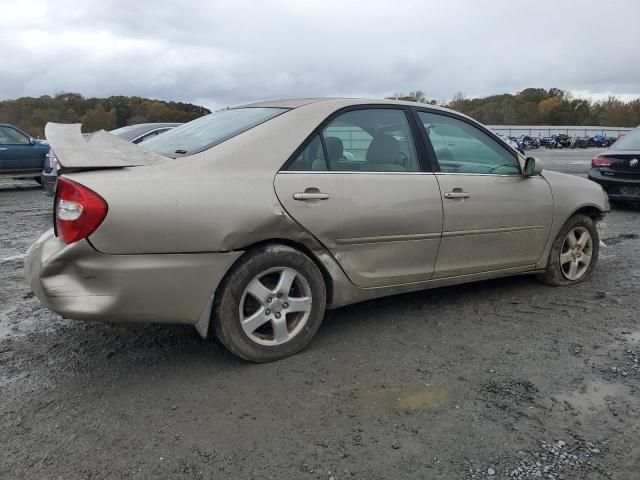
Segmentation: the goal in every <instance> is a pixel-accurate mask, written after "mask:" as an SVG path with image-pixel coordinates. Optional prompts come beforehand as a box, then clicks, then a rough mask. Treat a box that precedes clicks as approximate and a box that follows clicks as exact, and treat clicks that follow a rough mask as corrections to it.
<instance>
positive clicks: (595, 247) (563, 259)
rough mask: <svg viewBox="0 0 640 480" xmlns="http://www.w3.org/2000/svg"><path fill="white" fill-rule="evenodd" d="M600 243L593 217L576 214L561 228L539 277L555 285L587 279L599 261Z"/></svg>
mask: <svg viewBox="0 0 640 480" xmlns="http://www.w3.org/2000/svg"><path fill="white" fill-rule="evenodd" d="M599 244H600V238H599V237H598V230H597V229H596V226H595V223H594V222H593V220H592V219H591V218H589V217H587V216H586V215H581V214H577V215H574V216H573V217H571V218H570V219H569V220H568V221H567V223H565V224H564V226H563V227H562V228H561V229H560V232H558V235H557V236H556V239H555V240H554V242H553V245H552V246H551V251H550V252H549V261H548V263H547V269H546V270H545V272H544V273H543V274H541V275H539V276H538V279H539V280H541V281H542V282H543V283H546V284H547V285H553V286H559V285H570V284H573V283H578V282H584V281H585V280H588V279H589V278H591V275H592V274H593V270H594V268H595V266H596V263H597V261H598V252H599Z"/></svg>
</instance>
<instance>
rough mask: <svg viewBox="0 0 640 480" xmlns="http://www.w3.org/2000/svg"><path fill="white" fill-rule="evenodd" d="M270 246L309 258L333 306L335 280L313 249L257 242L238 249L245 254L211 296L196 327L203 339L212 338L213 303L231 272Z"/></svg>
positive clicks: (280, 241)
mask: <svg viewBox="0 0 640 480" xmlns="http://www.w3.org/2000/svg"><path fill="white" fill-rule="evenodd" d="M268 245H285V246H288V247H291V248H293V249H295V250H298V251H299V252H301V253H303V254H305V255H306V256H307V257H309V259H310V260H311V261H312V262H313V263H314V264H315V265H316V266H317V267H318V270H320V274H321V275H322V279H323V281H324V284H325V288H326V294H327V305H331V304H332V303H333V299H334V278H333V276H332V275H331V273H330V271H329V268H328V267H327V265H326V264H325V263H324V262H323V261H322V260H321V259H320V258H319V256H318V255H317V254H316V253H314V252H313V250H312V249H311V248H309V247H308V246H307V245H305V244H303V243H300V242H296V241H294V240H289V239H286V238H270V239H266V240H261V241H259V242H255V243H252V244H250V245H247V246H245V247H243V248H241V249H238V250H242V251H243V254H242V255H240V256H239V257H238V258H237V259H236V260H235V261H234V262H233V263H232V264H231V266H230V267H229V268H228V269H227V272H226V273H225V274H224V276H223V277H222V280H220V283H218V286H217V287H216V289H215V292H214V293H213V295H212V296H211V299H210V301H209V303H208V304H207V306H206V307H205V308H204V310H203V312H202V314H201V316H200V319H199V320H198V322H197V323H196V325H195V327H196V330H198V333H200V335H201V336H202V337H203V338H211V332H212V331H213V330H212V329H211V327H212V325H213V322H214V321H215V319H214V318H213V302H214V299H215V297H216V296H217V295H218V294H219V292H220V290H221V289H222V288H224V285H225V284H226V280H227V278H228V276H229V275H230V273H231V271H232V270H233V269H234V268H235V267H236V265H237V264H238V263H239V262H240V261H241V260H242V259H243V258H245V257H246V256H247V255H250V254H251V252H253V251H254V250H256V249H257V248H261V247H265V246H268Z"/></svg>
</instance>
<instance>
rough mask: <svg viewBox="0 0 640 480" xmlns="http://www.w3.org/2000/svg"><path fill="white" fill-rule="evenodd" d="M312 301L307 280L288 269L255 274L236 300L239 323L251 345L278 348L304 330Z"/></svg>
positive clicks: (282, 268) (273, 269) (274, 269)
mask: <svg viewBox="0 0 640 480" xmlns="http://www.w3.org/2000/svg"><path fill="white" fill-rule="evenodd" d="M312 302H313V299H312V294H311V287H310V286H309V282H308V281H307V279H306V278H305V277H304V276H303V275H302V274H301V273H300V272H298V271H297V270H295V269H293V268H289V267H281V268H280V267H278V268H270V269H268V270H265V271H264V272H262V273H260V274H258V275H256V276H255V277H254V278H253V280H251V281H250V282H249V284H248V285H247V287H246V288H245V290H244V292H243V294H242V297H241V299H240V323H241V325H242V329H243V330H244V333H245V334H246V335H247V337H249V339H251V340H252V341H253V342H255V343H258V344H260V345H265V346H276V345H282V344H283V343H286V342H288V341H289V340H291V339H292V338H293V337H295V336H296V335H297V334H298V333H300V331H301V330H302V329H303V328H304V326H305V324H306V323H307V320H308V319H309V315H310V312H311V305H312Z"/></svg>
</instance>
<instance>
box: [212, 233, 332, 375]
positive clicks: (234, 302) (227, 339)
mask: <svg viewBox="0 0 640 480" xmlns="http://www.w3.org/2000/svg"><path fill="white" fill-rule="evenodd" d="M278 268H287V269H294V270H295V271H296V272H297V274H298V275H300V276H301V277H302V278H303V280H306V284H305V285H306V286H308V287H309V289H310V294H311V299H312V301H311V309H310V311H309V315H308V317H306V321H305V323H304V324H303V325H302V327H301V329H300V330H299V331H298V332H297V333H296V334H295V336H293V337H292V338H291V339H290V340H288V341H286V342H285V343H282V344H279V345H270V346H267V345H261V344H259V343H257V342H256V341H254V340H252V339H251V338H250V337H249V335H248V334H247V333H245V330H244V329H243V327H242V325H241V314H240V303H241V302H242V301H243V295H244V293H245V289H247V287H248V285H249V284H250V283H251V282H252V280H254V279H255V278H256V277H257V276H259V275H261V274H262V273H263V272H265V271H269V270H271V269H278ZM274 275H275V274H274ZM296 278H298V279H299V277H296ZM298 281H299V280H298ZM274 300H275V297H274ZM325 305H326V287H325V283H324V279H323V277H322V274H321V273H320V270H319V269H318V267H317V266H316V264H315V263H314V262H313V261H312V260H311V259H310V258H309V257H308V256H307V255H305V254H304V253H302V252H300V251H298V250H296V249H295V248H292V247H289V246H286V245H281V244H271V245H266V246H262V247H258V248H255V249H253V250H250V251H248V252H247V253H246V254H245V255H244V256H243V257H241V258H240V259H239V260H238V262H237V263H236V264H235V265H234V266H233V267H232V269H231V270H230V271H229V273H228V274H227V275H226V277H225V278H224V280H223V281H222V283H221V285H220V287H219V288H218V291H217V293H216V296H215V301H214V305H213V310H212V317H211V321H212V322H213V332H214V334H215V335H216V337H217V338H218V339H219V340H220V342H221V343H222V344H223V345H224V346H225V347H227V349H229V350H230V351H231V352H232V353H234V354H235V355H237V356H238V357H241V358H243V359H245V360H248V361H250V362H256V363H263V362H271V361H274V360H279V359H281V358H285V357H288V356H290V355H293V354H295V353H296V352H298V351H300V350H301V349H302V348H304V347H305V346H306V345H307V344H308V343H309V341H310V340H311V339H312V338H313V336H314V335H315V334H316V332H317V331H318V328H320V324H321V323H322V319H323V317H324V311H325ZM282 311H283V312H284V310H282ZM284 313H285V314H284V318H285V321H286V322H288V321H289V320H288V319H289V318H290V317H289V316H288V315H287V314H286V312H284ZM302 315H304V313H303V314H302ZM293 321H294V322H295V321H296V314H293ZM264 325H265V326H266V328H273V338H274V339H275V326H272V327H270V325H274V324H268V323H265V324H264ZM287 325H288V323H287ZM287 328H289V327H287Z"/></svg>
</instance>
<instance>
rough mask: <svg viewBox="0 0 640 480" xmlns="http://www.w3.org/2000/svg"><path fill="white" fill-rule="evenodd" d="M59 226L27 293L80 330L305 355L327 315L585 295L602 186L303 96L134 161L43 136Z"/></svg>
mask: <svg viewBox="0 0 640 480" xmlns="http://www.w3.org/2000/svg"><path fill="white" fill-rule="evenodd" d="M46 134H47V138H48V140H49V142H50V144H51V147H52V149H53V151H54V152H55V154H56V155H57V157H58V159H59V162H60V164H61V165H62V173H63V175H62V176H61V177H60V180H59V185H58V191H57V195H56V200H55V228H54V229H52V230H51V231H49V232H46V233H45V234H44V235H43V236H42V237H41V238H40V239H39V240H38V241H37V242H36V243H35V244H34V245H33V246H32V247H31V249H30V250H29V253H28V256H27V260H26V272H27V277H28V280H29V282H30V284H31V286H32V288H33V291H34V292H35V293H36V295H37V296H38V298H39V299H40V300H41V301H42V302H43V303H44V304H46V305H47V306H48V307H49V308H50V309H51V310H53V311H55V312H58V313H59V314H61V315H63V316H65V317H69V318H75V319H81V320H98V321H106V322H160V323H185V324H192V325H195V327H196V328H197V329H198V331H199V332H200V334H202V336H204V337H208V336H210V335H216V336H217V337H218V338H219V339H220V341H221V342H222V343H223V344H224V345H226V346H227V347H228V348H229V350H231V351H232V352H233V353H235V354H236V355H239V356H240V357H242V358H245V359H247V360H251V361H255V362H264V361H270V360H276V359H279V358H282V357H285V356H287V355H291V354H293V353H295V352H297V351H299V350H300V349H301V348H303V347H304V346H305V345H306V344H307V343H308V342H309V341H310V340H311V338H312V337H313V335H314V334H315V333H316V331H317V330H318V328H319V327H320V323H321V321H322V318H323V316H324V312H325V308H335V307H340V306H342V305H347V304H350V303H355V302H360V301H363V300H367V299H371V298H375V297H381V296H385V295H393V294H397V293H401V292H409V291H414V290H420V289H427V288H434V287H439V286H443V285H452V284H458V283H465V282H472V281H477V280H482V279H488V278H496V277H503V276H508V275H519V274H537V275H538V278H540V279H541V280H543V281H544V282H545V283H547V284H550V285H567V284H573V283H576V282H581V281H584V280H587V279H589V278H590V277H591V274H592V272H593V270H594V268H595V266H596V262H597V258H598V246H599V238H598V230H597V228H596V222H598V220H599V219H601V218H602V216H603V215H604V214H605V212H607V211H608V210H609V203H608V199H607V196H606V194H605V193H604V192H603V190H602V188H601V187H600V186H599V185H597V184H595V183H593V182H590V181H588V180H585V179H582V178H578V177H574V176H568V175H563V174H560V173H555V172H548V171H542V166H541V164H540V162H539V161H538V160H536V159H534V158H524V157H523V156H521V155H520V154H519V153H518V152H516V151H515V150H513V149H512V148H511V147H509V146H508V145H507V144H505V143H504V142H503V141H502V140H500V139H499V138H498V137H497V136H496V135H495V134H493V133H492V132H491V131H489V130H488V129H487V128H485V127H483V126H482V125H480V124H478V123H477V122H475V121H473V120H472V119H470V118H468V117H466V116H464V115H461V114H458V113H456V112H453V111H450V110H446V109H443V108H438V107H434V106H428V105H420V104H416V103H410V102H400V101H390V100H358V99H302V100H286V101H274V102H265V103H260V104H252V105H246V106H243V107H238V108H234V109H230V110H225V111H221V112H217V113H214V114H211V115H208V116H206V117H203V118H200V119H198V120H194V121H192V122H190V123H187V124H184V125H182V126H180V127H177V128H175V129H173V130H171V131H169V132H167V133H165V134H163V135H161V136H158V137H156V138H154V139H151V140H149V141H147V142H145V144H144V148H143V147H141V146H138V145H133V144H130V143H127V142H125V141H123V140H121V139H118V138H116V137H114V136H113V135H110V134H108V133H106V132H101V133H98V134H96V135H93V136H92V137H91V138H90V139H89V140H88V141H87V140H85V139H83V137H82V136H81V134H80V126H79V125H57V124H49V125H47V128H46Z"/></svg>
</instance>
